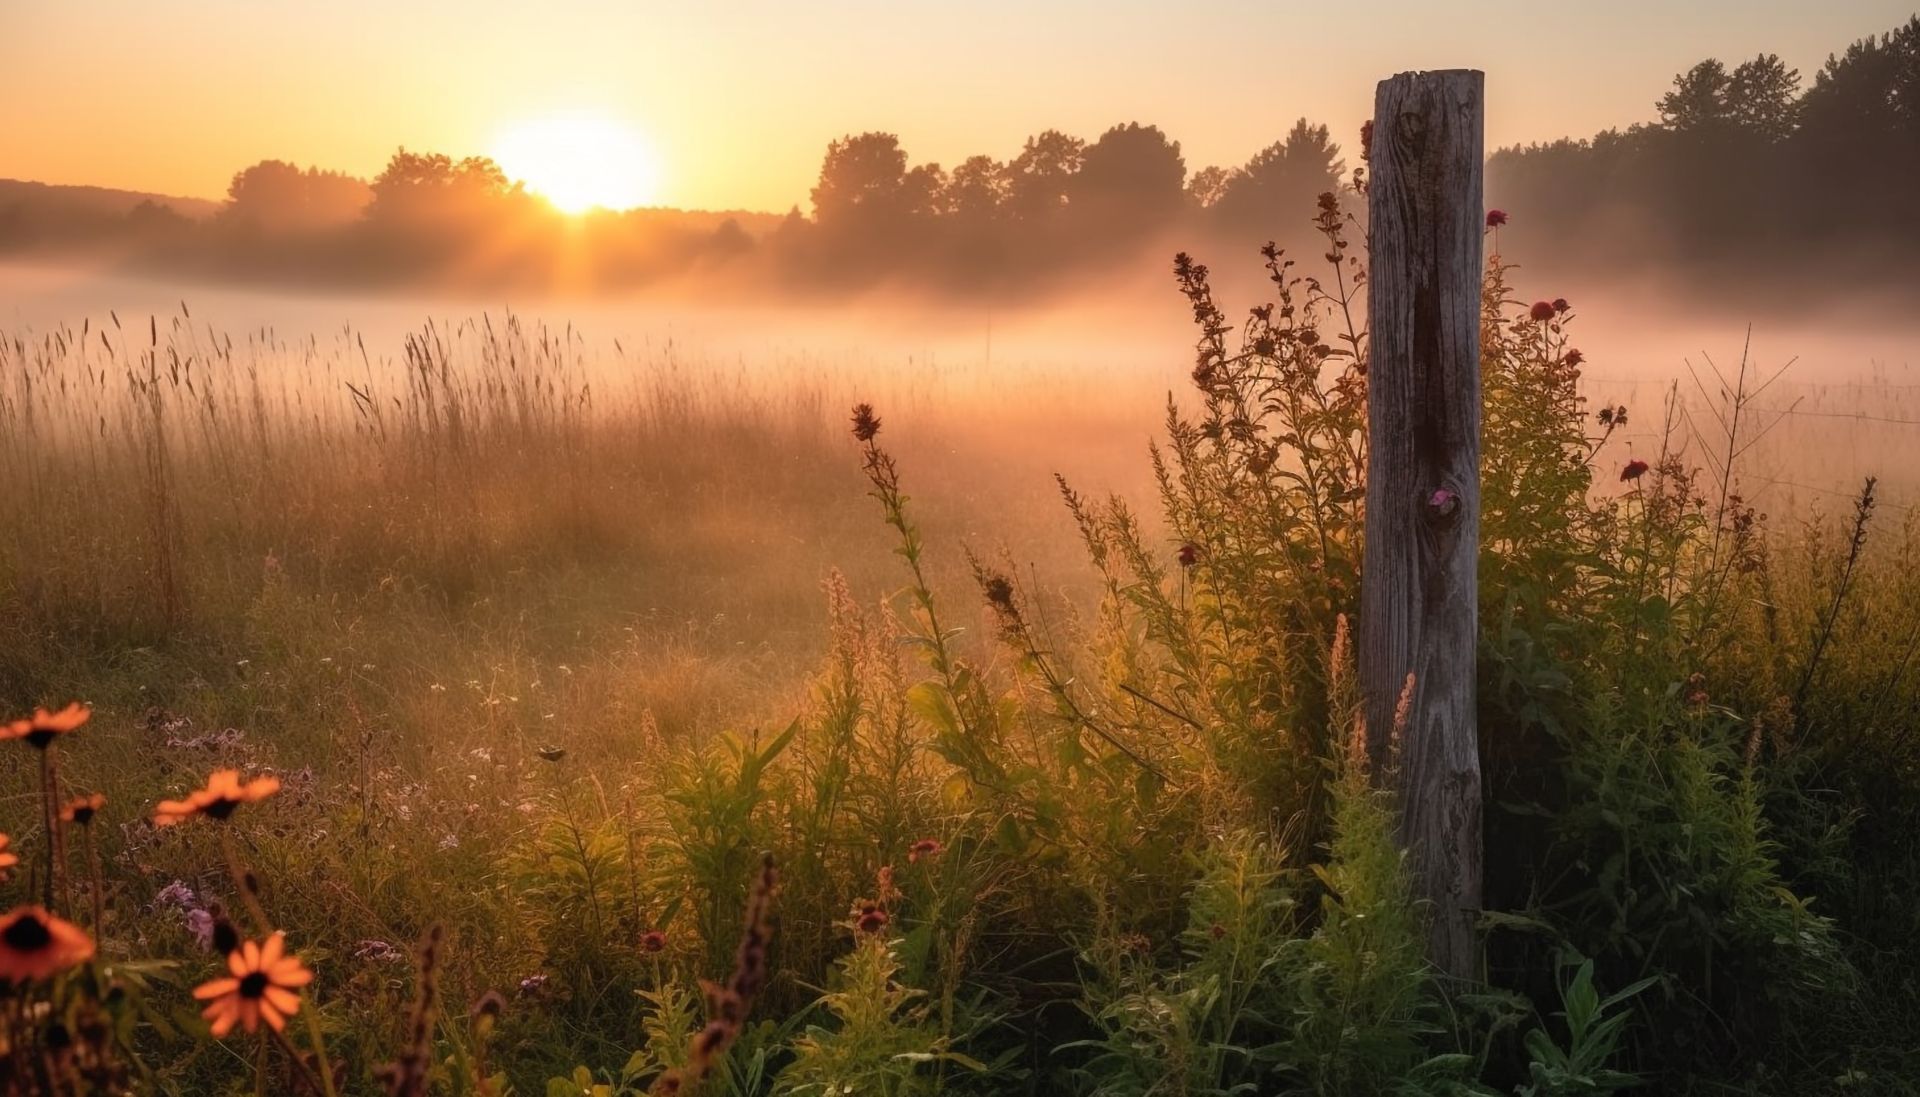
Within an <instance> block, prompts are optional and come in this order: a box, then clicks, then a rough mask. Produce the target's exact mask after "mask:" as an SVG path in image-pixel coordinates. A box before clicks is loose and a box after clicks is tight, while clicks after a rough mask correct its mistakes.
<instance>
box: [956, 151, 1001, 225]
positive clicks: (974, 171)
mask: <svg viewBox="0 0 1920 1097" xmlns="http://www.w3.org/2000/svg"><path fill="white" fill-rule="evenodd" d="M1008 182H1009V181H1008V177H1007V167H1006V165H1005V164H1002V163H1000V162H999V161H998V160H995V159H994V158H993V157H991V156H969V157H967V158H966V159H965V160H963V161H961V163H960V166H959V167H957V168H954V169H953V174H952V176H950V177H949V178H948V179H947V192H946V196H945V197H944V199H943V200H942V204H943V205H944V206H945V207H946V211H947V213H949V214H951V215H952V216H954V217H956V218H959V219H960V220H962V221H965V222H968V223H971V224H986V223H988V222H991V221H993V220H995V219H996V218H998V217H999V216H1000V212H1001V207H1003V206H1005V205H1006V203H1007V196H1008V194H1009V192H1010V188H1009V186H1008Z"/></svg>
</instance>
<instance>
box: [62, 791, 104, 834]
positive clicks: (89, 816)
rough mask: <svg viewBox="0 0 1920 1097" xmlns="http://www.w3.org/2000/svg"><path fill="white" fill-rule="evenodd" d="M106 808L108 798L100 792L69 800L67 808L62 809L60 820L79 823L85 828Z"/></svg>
mask: <svg viewBox="0 0 1920 1097" xmlns="http://www.w3.org/2000/svg"><path fill="white" fill-rule="evenodd" d="M106 806H107V798H106V797H105V796H103V795H101V794H100V793H98V792H95V793H92V794H91V795H87V796H77V797H75V798H73V799H71V800H68V801H67V803H66V806H65V807H63V808H61V809H60V818H62V819H64V820H66V821H67V822H69V823H79V824H80V825H81V826H83V827H84V826H86V825H87V824H88V823H91V822H93V817H94V816H95V815H98V814H100V809H101V808H103V807H106Z"/></svg>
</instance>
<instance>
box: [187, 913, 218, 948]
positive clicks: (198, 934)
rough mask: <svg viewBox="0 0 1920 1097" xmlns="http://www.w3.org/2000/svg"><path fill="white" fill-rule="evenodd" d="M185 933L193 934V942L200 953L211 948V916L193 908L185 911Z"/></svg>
mask: <svg viewBox="0 0 1920 1097" xmlns="http://www.w3.org/2000/svg"><path fill="white" fill-rule="evenodd" d="M187 932H188V933H191V934H193V941H194V943H195V944H197V945H199V946H200V950H201V951H202V952H205V951H207V950H208V949H211V948H212V947H213V915H211V914H209V913H207V912H206V911H204V910H201V909H200V908H199V907H194V908H193V909H192V910H189V911H187Z"/></svg>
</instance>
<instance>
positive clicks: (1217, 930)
mask: <svg viewBox="0 0 1920 1097" xmlns="http://www.w3.org/2000/svg"><path fill="white" fill-rule="evenodd" d="M1495 212H1496V213H1497V212H1499V211H1497V210H1496V211H1495ZM1501 216H1502V217H1505V216H1506V215H1505V214H1501ZM1226 935H1227V927H1225V926H1223V925H1221V924H1220V923H1218V922H1215V923H1213V924H1212V925H1210V926H1208V927H1207V936H1209V937H1211V938H1213V939H1214V940H1216V941H1218V940H1220V939H1221V938H1222V937H1225V936H1226Z"/></svg>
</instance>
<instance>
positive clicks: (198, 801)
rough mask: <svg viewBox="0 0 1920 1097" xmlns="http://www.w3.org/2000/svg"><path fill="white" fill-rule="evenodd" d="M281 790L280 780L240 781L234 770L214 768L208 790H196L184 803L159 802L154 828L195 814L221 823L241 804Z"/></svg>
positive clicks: (269, 777)
mask: <svg viewBox="0 0 1920 1097" xmlns="http://www.w3.org/2000/svg"><path fill="white" fill-rule="evenodd" d="M279 791H280V778H278V777H273V776H267V777H254V778H252V779H250V780H247V781H244V782H243V781H241V780H240V771H239V770H237V769H217V770H214V771H213V774H212V775H211V776H209V777H208V778H207V787H205V788H200V789H195V790H194V791H192V792H191V793H188V794H187V798H186V799H184V800H162V801H160V803H159V804H157V805H156V806H155V807H154V809H153V825H154V826H158V827H168V826H172V825H173V824H175V823H183V822H185V821H187V820H188V819H191V818H193V817H194V816H196V815H205V816H206V817H207V818H209V819H213V820H216V821H222V822H224V821H225V820H226V819H227V818H228V817H229V816H231V815H232V814H233V812H234V809H235V808H237V807H239V806H240V805H241V804H251V803H256V802H258V801H260V800H264V799H266V798H267V797H269V796H272V795H273V794H274V793H276V792H279Z"/></svg>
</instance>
